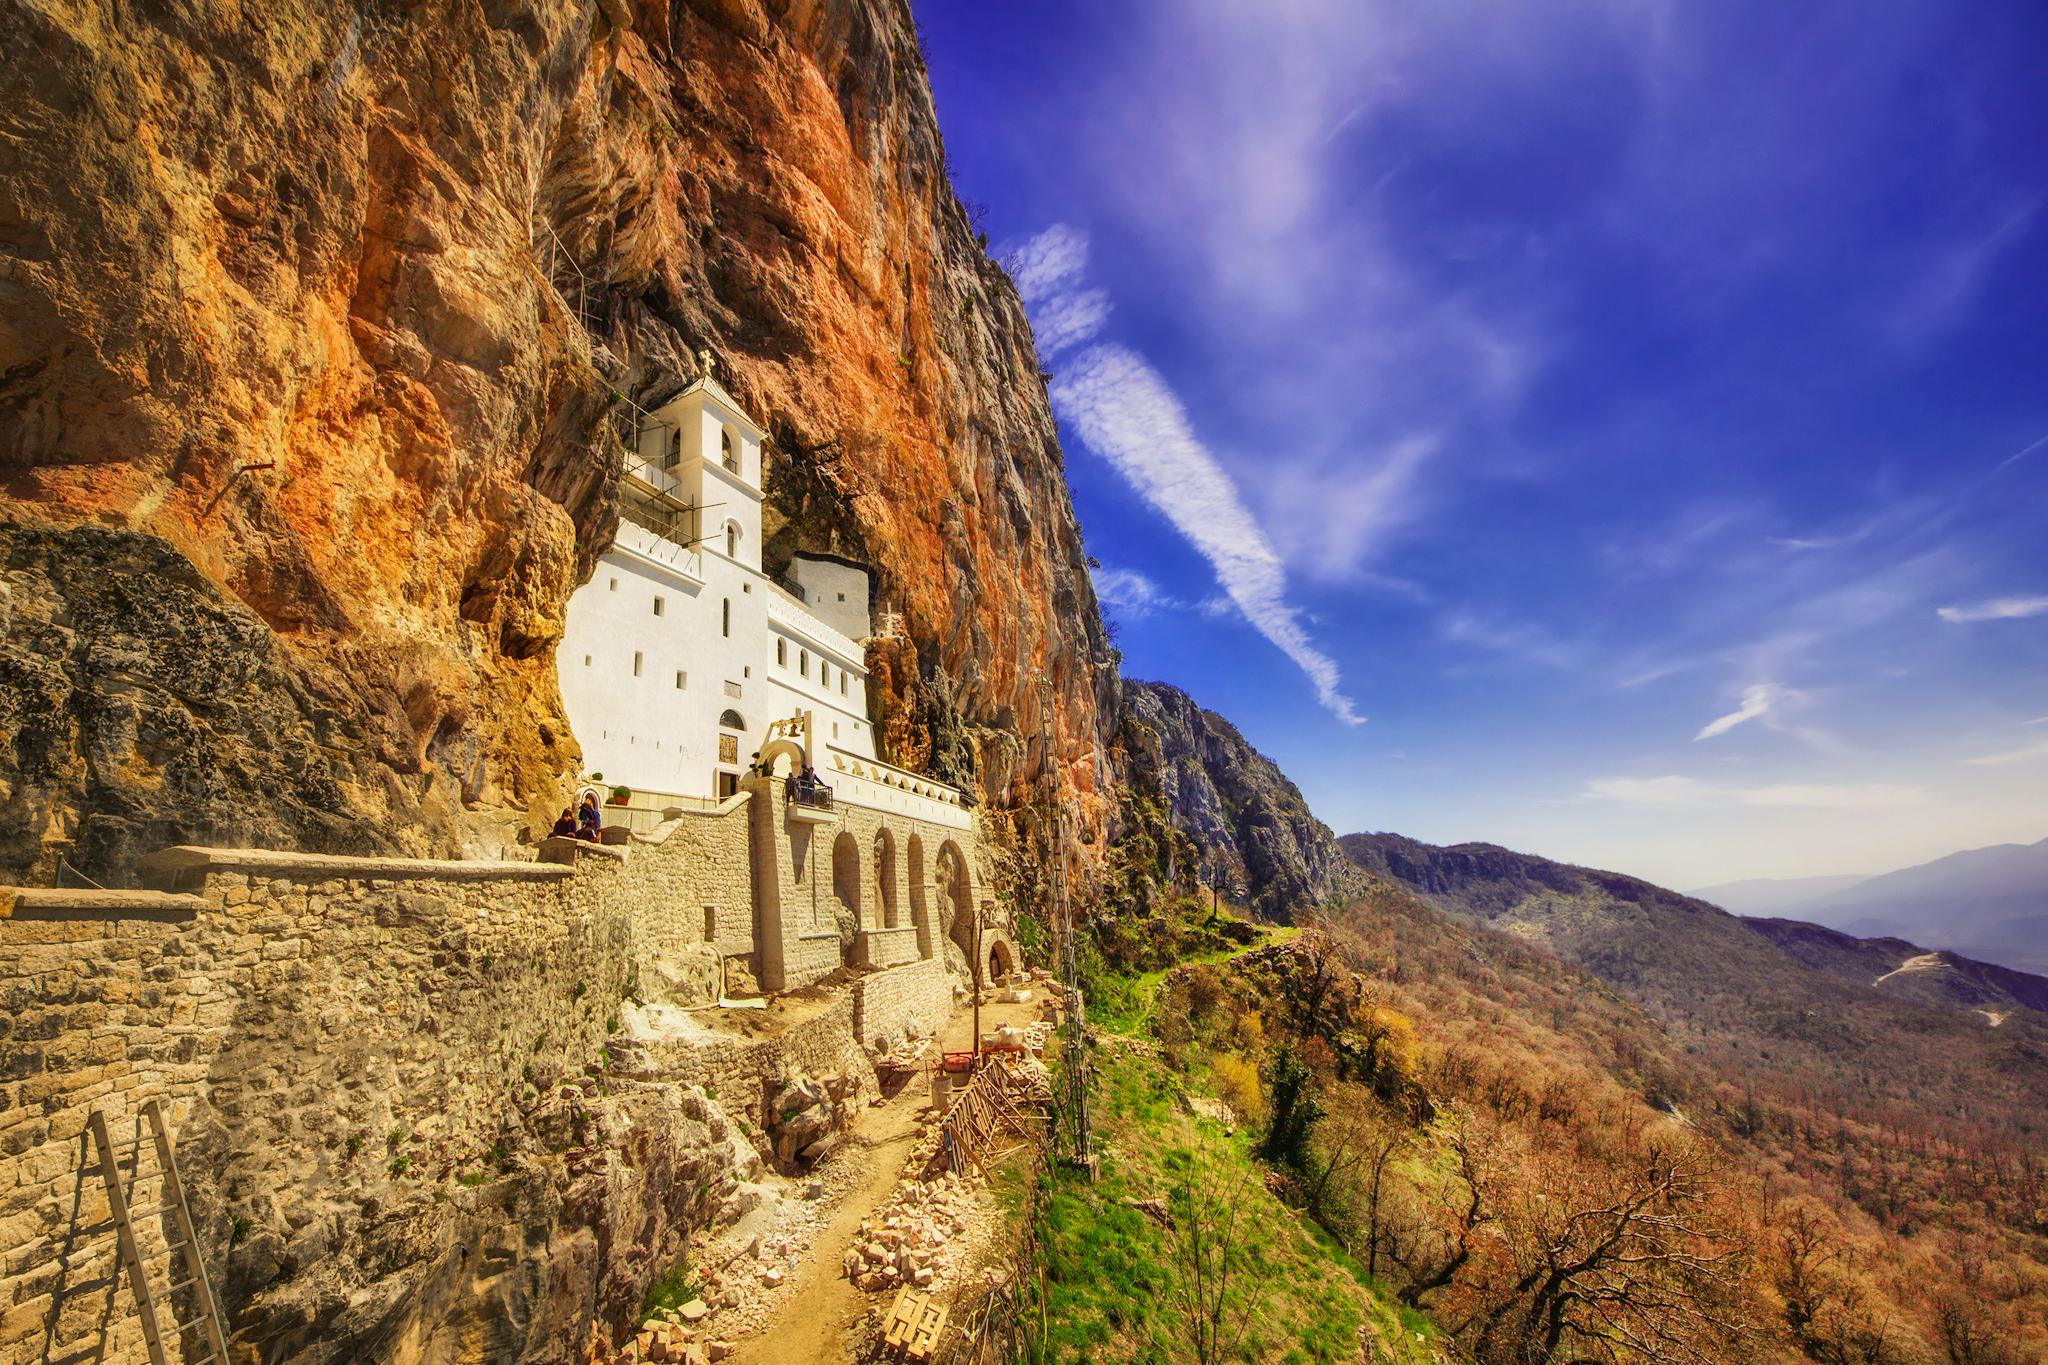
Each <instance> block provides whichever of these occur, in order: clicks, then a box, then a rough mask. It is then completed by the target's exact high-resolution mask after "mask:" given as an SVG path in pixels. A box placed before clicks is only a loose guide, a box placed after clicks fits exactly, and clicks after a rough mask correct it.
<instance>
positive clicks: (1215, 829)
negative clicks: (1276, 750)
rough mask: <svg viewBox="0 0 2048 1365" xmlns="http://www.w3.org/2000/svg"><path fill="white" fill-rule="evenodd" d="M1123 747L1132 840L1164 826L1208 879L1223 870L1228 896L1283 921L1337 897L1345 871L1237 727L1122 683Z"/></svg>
mask: <svg viewBox="0 0 2048 1365" xmlns="http://www.w3.org/2000/svg"><path fill="white" fill-rule="evenodd" d="M1122 742H1123V747H1122V750H1121V753H1122V762H1121V769H1122V776H1123V780H1124V782H1125V785H1126V791H1127V798H1126V799H1127V801H1128V802H1129V803H1131V805H1132V806H1134V807H1135V809H1134V810H1133V812H1132V814H1131V816H1130V818H1129V819H1128V820H1127V822H1126V823H1127V824H1128V825H1129V826H1130V827H1131V829H1132V830H1133V831H1134V832H1138V833H1142V832H1143V831H1144V830H1145V829H1146V828H1147V827H1148V825H1149V824H1151V823H1155V822H1156V821H1157V820H1163V821H1164V822H1165V823H1167V824H1169V825H1170V826H1171V828H1172V829H1173V830H1174V831H1176V832H1178V833H1179V834H1180V835H1182V836H1184V839H1185V840H1186V841H1188V842H1190V843H1191V844H1192V846H1193V849H1194V853H1193V855H1192V856H1195V857H1199V858H1201V859H1202V860H1203V861H1204V863H1205V875H1206V872H1207V866H1208V865H1211V864H1220V866H1221V868H1222V870H1223V873H1224V880H1225V886H1224V894H1225V895H1227V896H1235V897H1242V898H1243V899H1244V901H1245V903H1246V904H1247V905H1249V906H1250V907H1251V908H1252V909H1254V910H1256V911H1258V912H1259V913H1261V914H1264V915H1268V916H1271V917H1273V918H1276V919H1282V920H1284V919H1288V918H1290V917H1291V916H1292V915H1293V913H1294V912H1295V911H1297V910H1300V909H1304V908H1308V907H1313V906H1316V905H1319V904H1321V903H1322V902H1324V901H1327V900H1329V899H1330V898H1331V897H1332V896H1334V895H1336V894H1337V893H1338V892H1339V891H1341V890H1342V889H1343V887H1344V885H1345V879H1346V878H1347V877H1348V876H1349V875H1351V873H1350V864H1349V863H1348V862H1347V861H1346V859H1345V857H1344V855H1343V852H1342V851H1341V850H1340V849H1339V848H1338V846H1337V840H1336V838H1335V836H1334V835H1332V834H1331V833H1330V830H1329V828H1328V826H1326V825H1324V824H1323V823H1322V821H1320V820H1318V819H1316V818H1315V816H1314V815H1313V814H1312V813H1311V812H1310V811H1309V808H1308V804H1307V803H1306V802H1305V801H1303V800H1302V797H1301V791H1300V789H1299V788H1297V787H1296V786H1295V785H1294V783H1293V782H1291V781H1290V780H1288V777H1287V774H1285V773H1283V772H1281V771H1280V769H1279V768H1278V767H1276V766H1275V765H1274V763H1273V761H1272V760H1271V759H1269V758H1267V757H1266V756H1265V755H1264V754H1262V753H1260V752H1259V751H1258V750H1256V749H1254V748H1252V746H1251V745H1249V744H1247V743H1246V742H1245V739H1244V736H1243V735H1240V734H1239V733H1238V732H1237V727H1236V726H1234V725H1232V724H1231V723H1230V722H1229V721H1227V720H1225V719H1224V718H1223V717H1221V716H1219V715H1217V714H1216V713H1215V712H1214V711H1207V710H1204V709H1203V708H1202V707H1200V706H1198V705H1197V704H1196V703H1195V702H1194V700H1193V699H1192V698H1190V697H1189V696H1188V695H1187V693H1185V692H1182V691H1181V690H1180V689H1178V688H1175V687H1170V686H1168V685H1166V684H1165V683H1140V682H1127V683H1125V684H1124V688H1123V730H1122ZM1148 813H1150V814H1152V815H1153V817H1154V818H1153V819H1150V820H1148V818H1147V817H1148ZM1156 842H1158V843H1159V844H1160V845H1162V846H1163V845H1164V844H1165V843H1167V842H1168V840H1166V839H1159V840H1157V841H1156ZM1172 842H1174V843H1175V844H1176V846H1177V847H1181V848H1185V847H1186V845H1185V844H1182V843H1181V841H1172ZM1162 853H1163V848H1162ZM1178 856H1181V855H1178V854H1177V855H1176V857H1178ZM1175 871H1176V872H1177V873H1179V874H1180V875H1186V874H1187V873H1189V872H1191V871H1192V869H1188V868H1177V869H1175Z"/></svg>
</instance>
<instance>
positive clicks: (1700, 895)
mask: <svg viewBox="0 0 2048 1365" xmlns="http://www.w3.org/2000/svg"><path fill="white" fill-rule="evenodd" d="M1869 880H1870V875H1869V874H1868V873H1865V872H1851V873H1847V874H1845V875H1842V876H1836V877H1751V878H1749V879H1747V880H1745V881H1739V882H1720V883H1717V884H1716V885H1713V886H1702V887H1699V888H1697V889H1696V890H1692V891H1688V892H1686V893H1685V894H1686V895H1688V896H1691V897H1692V898H1693V899H1694V900H1702V901H1705V902H1707V903H1708V904H1709V905H1718V906H1720V907H1721V908H1722V909H1723V910H1726V911H1728V912H1729V913H1730V914H1735V915H1782V914H1784V913H1785V912H1786V911H1788V910H1791V909H1793V908H1795V907H1797V906H1801V905H1805V904H1807V903H1808V902H1810V901H1816V900H1819V899H1821V898H1822V897H1823V896H1832V895H1834V894H1835V893H1837V892H1840V891H1847V890H1848V889H1849V888H1850V887H1852V886H1857V885H1860V884H1861V883H1863V882H1867V881H1869Z"/></svg>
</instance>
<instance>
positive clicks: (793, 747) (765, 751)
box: [761, 739, 804, 777]
mask: <svg viewBox="0 0 2048 1365" xmlns="http://www.w3.org/2000/svg"><path fill="white" fill-rule="evenodd" d="M783 757H787V758H788V759H789V770H790V771H791V772H793V773H801V772H802V771H803V770H804V746H803V745H801V744H798V743H797V742H796V741H795V740H793V739H771V740H769V741H768V742H767V743H766V744H764V745H762V746H761V771H762V772H763V773H765V774H767V775H768V776H770V777H773V776H774V775H775V760H776V759H778V758H783Z"/></svg>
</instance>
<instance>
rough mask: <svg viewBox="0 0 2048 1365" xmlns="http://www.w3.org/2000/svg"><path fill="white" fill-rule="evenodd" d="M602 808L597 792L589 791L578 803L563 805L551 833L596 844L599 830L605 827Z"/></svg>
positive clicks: (559, 836)
mask: <svg viewBox="0 0 2048 1365" xmlns="http://www.w3.org/2000/svg"><path fill="white" fill-rule="evenodd" d="M601 809H602V808H601V807H600V806H599V805H598V804H597V793H596V792H594V791H587V792H585V793H583V799H582V800H581V801H580V802H578V803H577V804H576V805H574V806H564V807H562V814H561V816H560V817H559V818H558V819H557V820H556V821H555V827H554V829H552V830H550V831H549V833H550V834H552V835H554V836H556V837H558V838H563V839H581V840H583V841H584V842H585V843H591V844H594V843H596V842H597V841H598V832H599V831H600V830H602V829H603V828H604V816H603V815H602V814H601V813H600V812H601Z"/></svg>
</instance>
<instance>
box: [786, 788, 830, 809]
mask: <svg viewBox="0 0 2048 1365" xmlns="http://www.w3.org/2000/svg"><path fill="white" fill-rule="evenodd" d="M789 799H790V804H792V805H797V806H808V807H810V808H811V809H812V810H825V811H828V810H831V809H832V789H831V788H830V787H828V786H826V785H825V784H824V783H822V782H799V783H797V784H796V787H795V789H794V792H793V794H792V795H791V796H790V798H789Z"/></svg>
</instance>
